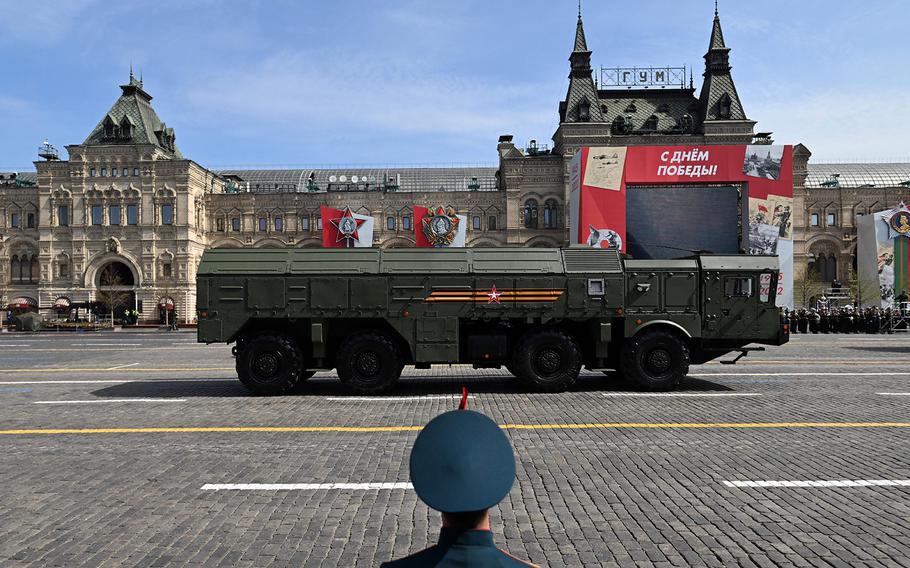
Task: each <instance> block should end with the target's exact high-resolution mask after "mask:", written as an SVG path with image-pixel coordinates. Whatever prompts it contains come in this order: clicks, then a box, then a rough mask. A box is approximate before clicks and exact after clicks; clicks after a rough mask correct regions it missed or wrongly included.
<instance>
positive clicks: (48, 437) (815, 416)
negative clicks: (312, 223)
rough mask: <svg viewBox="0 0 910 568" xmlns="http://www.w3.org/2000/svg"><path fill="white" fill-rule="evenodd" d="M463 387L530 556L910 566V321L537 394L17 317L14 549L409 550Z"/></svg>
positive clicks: (115, 556) (428, 539)
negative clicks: (415, 452)
mask: <svg viewBox="0 0 910 568" xmlns="http://www.w3.org/2000/svg"><path fill="white" fill-rule="evenodd" d="M462 384H465V385H467V386H468V388H469V389H470V391H471V394H472V396H473V398H472V399H471V401H470V406H471V407H473V408H475V409H478V410H480V411H482V412H485V413H487V414H489V415H490V416H491V417H493V418H494V419H495V420H496V421H497V422H499V423H500V424H503V425H506V426H507V428H508V430H507V433H508V435H509V437H510V438H511V440H512V443H513V445H514V447H515V451H516V454H517V459H518V480H517V483H516V485H515V487H514V488H513V490H512V492H511V494H510V495H509V496H508V497H507V498H506V500H505V501H504V502H503V503H502V504H501V505H500V507H499V508H498V509H496V510H495V512H494V515H493V521H494V525H495V527H496V528H495V532H496V538H497V542H498V544H499V545H500V546H502V547H503V548H505V549H506V550H508V551H509V552H510V553H512V554H514V555H516V556H519V557H522V558H527V559H529V560H531V561H533V562H535V563H539V564H542V565H547V566H633V565H636V566H736V565H740V566H910V396H908V395H910V336H903V335H901V336H874V337H872V336H864V335H853V336H838V335H821V336H796V337H794V339H793V341H792V342H791V343H790V344H788V345H786V346H784V347H781V348H775V349H771V350H769V351H768V352H766V353H762V354H755V355H751V356H750V357H749V358H747V359H745V360H744V361H742V362H741V363H740V364H738V365H736V366H726V365H719V364H708V365H703V366H700V367H693V368H692V374H691V376H690V378H689V379H688V380H687V381H686V382H685V383H684V385H683V386H682V388H681V389H680V390H679V391H677V392H676V393H674V395H673V396H668V395H660V396H639V395H638V394H637V393H634V392H630V391H628V390H626V389H625V386H624V385H623V384H622V383H621V382H618V381H616V380H615V379H612V378H609V377H605V376H603V375H602V374H599V373H589V372H584V374H583V376H582V378H581V379H580V381H579V383H578V385H577V388H576V389H575V390H574V391H573V392H569V393H563V394H556V395H544V394H530V393H526V392H524V391H523V390H522V389H521V387H520V386H519V385H517V384H516V382H515V381H514V380H513V379H512V378H511V377H510V376H509V375H507V374H506V373H505V372H504V371H490V370H484V371H474V370H471V369H470V368H467V367H443V368H434V369H432V370H429V371H415V370H413V369H411V370H406V372H405V378H404V379H403V381H402V382H401V384H400V386H399V388H398V389H397V390H396V391H395V392H393V393H391V394H390V395H388V396H382V397H357V396H351V395H349V394H348V393H347V392H345V391H344V390H343V389H342V388H341V386H340V384H339V383H338V381H337V379H335V378H334V377H333V375H332V374H330V373H320V374H319V375H317V376H316V377H315V378H313V379H311V380H310V381H309V382H308V383H307V384H306V385H305V388H304V389H303V390H302V392H301V393H300V394H298V395H296V396H289V397H284V398H254V397H250V396H248V395H247V393H246V391H245V390H244V389H243V387H242V386H241V385H240V384H239V383H238V382H237V381H236V379H235V378H234V372H233V359H232V357H231V355H230V349H229V348H228V347H226V346H202V345H197V344H195V342H194V336H193V335H192V334H188V333H170V334H161V333H150V334H129V333H107V334H78V335H66V334H64V335H52V334H35V335H20V334H4V335H3V336H0V409H2V410H0V456H2V459H0V503H2V504H3V505H2V507H0V566H4V567H6V566H102V565H103V566H164V565H192V566H374V565H377V564H378V563H379V562H381V561H383V560H386V559H389V558H392V557H398V556H402V555H405V554H408V553H410V552H414V551H416V550H418V549H420V548H423V547H425V546H427V545H428V544H429V543H432V542H433V541H434V539H435V535H436V533H437V531H438V527H439V520H438V515H437V514H435V513H433V512H432V511H429V510H428V509H427V508H426V507H425V506H424V505H423V504H422V503H420V502H419V501H418V500H417V498H416V496H415V494H414V492H413V490H411V489H410V488H409V486H408V483H407V482H408V473H407V457H408V453H409V451H410V446H411V444H412V443H413V440H414V437H415V436H416V431H417V429H419V427H420V426H421V425H423V424H424V423H426V422H427V421H428V420H429V419H430V418H431V417H433V416H435V415H436V414H439V413H440V412H443V411H445V410H448V409H451V408H454V407H455V405H456V397H455V395H456V393H457V392H459V391H460V386H461V385H462ZM826 482H828V483H826ZM830 482H836V483H830ZM335 483H343V484H346V485H343V486H340V487H339V486H334V485H332V484H335ZM238 484H239V485H240V487H238V488H232V489H223V488H222V489H219V487H221V486H224V485H238ZM251 484H261V485H251Z"/></svg>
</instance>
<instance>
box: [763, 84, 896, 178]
mask: <svg viewBox="0 0 910 568" xmlns="http://www.w3.org/2000/svg"><path fill="white" fill-rule="evenodd" d="M905 101H906V95H905V94H904V93H901V92H900V91H896V90H887V89H881V88H875V89H872V88H862V89H861V90H841V91H839V92H836V93H832V92H827V93H825V92H823V93H814V94H807V95H796V94H794V93H790V94H789V95H781V96H779V97H774V98H764V99H762V100H758V101H753V102H752V103H751V104H750V106H749V109H750V116H754V117H757V119H758V120H760V123H759V124H758V127H757V129H758V130H773V131H774V138H775V140H776V141H778V142H780V143H786V144H790V143H794V144H795V143H802V144H805V145H806V147H807V148H809V150H810V151H811V152H812V156H813V160H818V161H847V162H849V161H857V160H859V161H896V160H902V161H907V160H910V143H908V138H907V132H908V131H910V118H908V117H907V114H906V109H905V108H904V107H905Z"/></svg>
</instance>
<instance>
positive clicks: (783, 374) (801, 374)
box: [688, 372, 910, 377]
mask: <svg viewBox="0 0 910 568" xmlns="http://www.w3.org/2000/svg"><path fill="white" fill-rule="evenodd" d="M908 375H910V373H824V372H819V373H689V375H688V376H690V377H826V376H832V377H897V376H908Z"/></svg>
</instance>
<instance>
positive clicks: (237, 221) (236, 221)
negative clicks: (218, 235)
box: [231, 217, 240, 233]
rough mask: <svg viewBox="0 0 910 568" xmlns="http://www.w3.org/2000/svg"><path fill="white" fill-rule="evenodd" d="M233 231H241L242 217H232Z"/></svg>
mask: <svg viewBox="0 0 910 568" xmlns="http://www.w3.org/2000/svg"><path fill="white" fill-rule="evenodd" d="M231 231H233V232H235V233H239V232H240V217H234V218H233V219H231Z"/></svg>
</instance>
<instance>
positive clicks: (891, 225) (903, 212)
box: [885, 203, 910, 239]
mask: <svg viewBox="0 0 910 568" xmlns="http://www.w3.org/2000/svg"><path fill="white" fill-rule="evenodd" d="M885 222H886V223H888V238H889V239H894V238H897V237H910V209H908V208H907V206H906V205H904V204H903V203H901V204H900V205H898V207H897V209H894V210H892V211H891V215H890V216H888V217H885Z"/></svg>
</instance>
